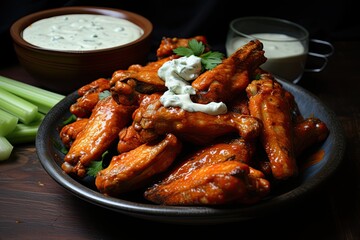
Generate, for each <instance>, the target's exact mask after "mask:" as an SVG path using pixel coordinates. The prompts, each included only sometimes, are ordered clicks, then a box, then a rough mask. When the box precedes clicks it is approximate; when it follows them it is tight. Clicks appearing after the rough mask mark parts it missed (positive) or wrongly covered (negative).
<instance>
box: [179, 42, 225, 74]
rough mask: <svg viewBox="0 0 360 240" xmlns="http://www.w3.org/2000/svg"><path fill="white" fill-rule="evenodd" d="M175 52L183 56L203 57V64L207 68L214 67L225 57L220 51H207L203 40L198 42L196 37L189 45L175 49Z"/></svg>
mask: <svg viewBox="0 0 360 240" xmlns="http://www.w3.org/2000/svg"><path fill="white" fill-rule="evenodd" d="M173 51H174V53H175V54H177V55H179V56H183V57H189V56H191V55H194V56H197V57H200V58H201V64H202V65H203V67H204V68H205V69H206V70H210V69H213V68H214V67H216V66H217V65H219V64H220V63H222V60H223V58H224V54H223V53H220V52H212V51H209V52H206V53H204V51H205V46H204V44H203V43H202V42H198V41H197V40H196V39H191V40H190V41H189V43H188V47H178V48H176V49H174V50H173Z"/></svg>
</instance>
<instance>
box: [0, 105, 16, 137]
mask: <svg viewBox="0 0 360 240" xmlns="http://www.w3.org/2000/svg"><path fill="white" fill-rule="evenodd" d="M18 121H19V118H17V117H15V116H14V115H12V114H10V113H8V112H6V111H4V110H2V109H0V136H6V135H7V134H9V133H10V132H12V131H13V130H14V129H15V127H16V124H17V123H18Z"/></svg>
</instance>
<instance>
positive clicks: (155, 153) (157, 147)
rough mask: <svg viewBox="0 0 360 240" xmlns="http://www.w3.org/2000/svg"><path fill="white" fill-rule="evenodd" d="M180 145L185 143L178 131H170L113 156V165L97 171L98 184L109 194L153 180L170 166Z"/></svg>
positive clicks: (116, 193) (96, 182) (129, 189)
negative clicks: (177, 133)
mask: <svg viewBox="0 0 360 240" xmlns="http://www.w3.org/2000/svg"><path fill="white" fill-rule="evenodd" d="M181 148H182V144H181V142H180V141H178V139H177V138H176V137H175V135H173V134H167V135H166V137H165V138H164V139H161V140H158V141H156V142H151V143H150V142H149V143H146V144H143V145H141V146H139V147H137V148H135V149H134V150H131V151H129V152H126V153H122V154H120V155H118V156H114V157H113V158H112V159H111V161H110V165H109V166H108V167H107V168H105V169H103V170H101V171H100V172H99V173H98V175H97V177H96V179H95V184H96V187H97V189H98V190H99V191H100V192H101V193H103V194H105V195H109V196H118V195H119V194H121V193H124V192H128V191H133V190H136V189H139V188H141V187H144V186H145V185H148V184H150V180H151V178H152V177H153V176H155V175H156V174H159V173H162V172H164V171H166V170H167V169H168V168H169V166H170V165H171V164H172V162H173V161H174V160H175V158H176V157H177V155H178V154H179V153H180V150H181Z"/></svg>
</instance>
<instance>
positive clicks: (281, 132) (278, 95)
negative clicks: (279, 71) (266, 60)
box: [246, 75, 298, 180]
mask: <svg viewBox="0 0 360 240" xmlns="http://www.w3.org/2000/svg"><path fill="white" fill-rule="evenodd" d="M246 91H247V93H248V97H249V109H250V113H251V115H252V116H254V117H256V118H258V119H260V120H261V121H262V123H263V129H262V132H261V134H260V138H261V142H262V145H263V147H264V149H265V151H266V153H267V156H268V158H269V161H270V165H271V170H272V174H273V176H274V178H275V179H280V180H285V179H288V178H290V177H295V176H297V174H298V167H297V164H296V159H295V153H294V143H293V136H294V134H293V123H292V119H291V107H290V105H289V102H288V101H287V98H286V97H285V93H286V91H285V90H284V89H283V88H282V86H281V85H280V84H279V83H278V82H277V81H276V80H274V79H273V78H271V77H267V75H264V76H263V78H262V79H260V80H253V81H252V82H251V83H250V84H249V85H248V87H247V88H246Z"/></svg>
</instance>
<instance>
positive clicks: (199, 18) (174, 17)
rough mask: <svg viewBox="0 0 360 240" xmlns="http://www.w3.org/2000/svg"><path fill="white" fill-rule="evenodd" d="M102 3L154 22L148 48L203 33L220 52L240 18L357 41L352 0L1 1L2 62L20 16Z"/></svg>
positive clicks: (9, 59) (9, 57)
mask: <svg viewBox="0 0 360 240" xmlns="http://www.w3.org/2000/svg"><path fill="white" fill-rule="evenodd" d="M90 5H92V6H102V7H114V8H120V9H124V10H127V11H132V12H135V13H138V14H140V15H143V16H144V17H146V18H148V19H149V20H150V21H151V22H152V23H153V25H154V32H153V45H152V46H153V50H152V52H155V50H156V48H157V47H158V46H159V44H160V41H161V38H162V37H163V36H165V37H192V36H195V35H205V36H206V37H207V39H208V42H209V44H210V45H211V46H212V48H213V50H217V51H221V52H224V53H225V47H224V43H225V38H226V34H227V30H228V25H229V23H230V21H231V20H232V19H234V18H238V17H244V16H270V17H279V18H283V19H287V20H290V21H293V22H295V23H298V24H300V25H302V26H303V27H305V28H307V29H308V31H309V33H310V38H317V39H322V40H326V41H330V42H332V41H338V40H360V24H359V22H360V20H359V17H358V11H359V9H358V8H357V7H355V1H354V0H341V1H335V3H331V2H330V1H323V0H320V1H314V0H313V1H296V0H288V1H277V0H272V1H266V2H261V3H260V2H258V1H246V0H245V1H238V0H231V1H230V0H182V1H170V0H158V1H149V0H126V1H125V0H102V1H101V0H97V1H96V0H70V1H68V0H3V1H1V3H0V23H1V26H0V41H1V42H0V44H1V55H2V58H3V59H2V61H1V62H2V63H3V64H4V63H5V64H11V63H13V62H14V61H17V59H16V56H15V53H14V50H13V47H12V42H11V37H10V34H9V29H10V26H11V24H12V23H13V22H15V21H16V20H17V19H19V18H20V17H22V16H25V15H27V14H30V13H33V12H37V11H40V10H45V9H50V8H55V7H62V6H90Z"/></svg>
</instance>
